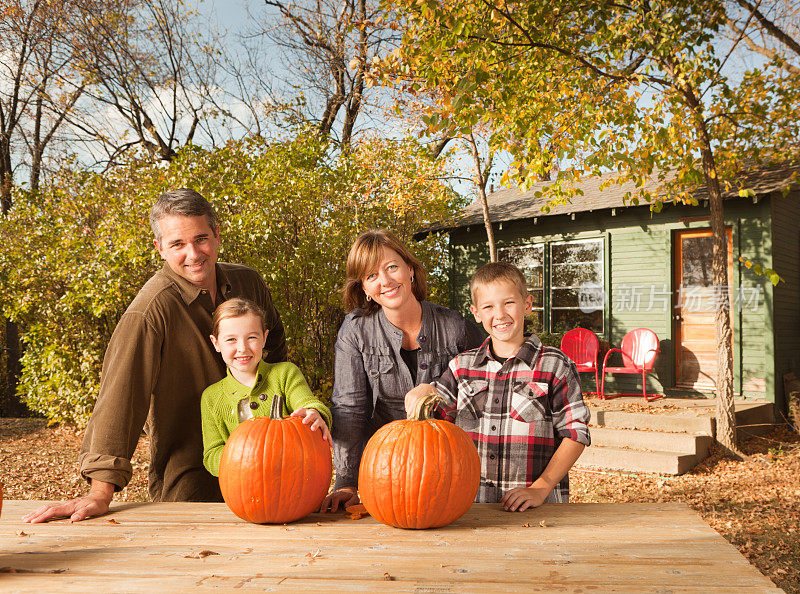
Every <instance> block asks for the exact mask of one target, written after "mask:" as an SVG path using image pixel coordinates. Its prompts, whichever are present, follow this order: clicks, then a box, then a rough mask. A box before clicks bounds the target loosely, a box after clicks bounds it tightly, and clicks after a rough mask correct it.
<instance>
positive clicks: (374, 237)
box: [342, 229, 428, 313]
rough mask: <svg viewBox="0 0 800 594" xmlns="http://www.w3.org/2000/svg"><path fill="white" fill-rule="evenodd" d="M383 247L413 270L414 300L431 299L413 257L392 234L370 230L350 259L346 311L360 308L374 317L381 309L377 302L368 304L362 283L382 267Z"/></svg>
mask: <svg viewBox="0 0 800 594" xmlns="http://www.w3.org/2000/svg"><path fill="white" fill-rule="evenodd" d="M384 247H387V248H389V249H390V250H393V251H395V252H397V254H398V255H399V256H400V257H401V258H402V259H403V262H405V263H406V264H408V265H409V266H410V267H411V270H412V275H413V279H414V280H413V282H412V283H411V291H412V292H413V294H414V297H416V298H417V300H418V301H424V300H425V298H426V297H427V296H428V281H427V279H426V274H425V269H424V268H423V267H422V264H420V262H419V260H417V259H416V258H415V257H414V254H412V253H411V252H410V251H409V249H408V248H407V247H406V245H405V244H404V243H403V242H402V241H400V240H399V239H398V238H397V237H396V236H395V235H394V234H393V233H391V232H390V231H386V230H385V229H370V230H368V231H364V232H363V233H362V234H361V235H359V236H358V237H357V238H356V240H355V242H354V243H353V246H352V247H351V248H350V253H349V254H348V256H347V282H346V283H345V286H344V289H343V290H342V299H343V301H344V306H345V309H346V310H347V311H351V310H353V309H356V308H359V307H360V308H362V309H364V310H366V311H367V313H371V312H373V311H375V310H376V309H378V307H380V306H379V305H378V304H377V303H375V302H374V301H367V295H366V293H364V287H363V285H362V284H361V282H362V281H363V280H364V277H366V276H367V275H368V274H369V273H371V272H372V271H373V270H375V268H377V266H378V264H380V262H381V259H382V258H383V248H384Z"/></svg>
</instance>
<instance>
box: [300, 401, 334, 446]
mask: <svg viewBox="0 0 800 594" xmlns="http://www.w3.org/2000/svg"><path fill="white" fill-rule="evenodd" d="M291 416H293V417H303V425H308V426H309V428H310V429H311V430H312V431H316V430H317V429H319V430H320V431H322V439H324V440H325V441H327V442H328V443H329V444H330V445H331V446H333V439H332V438H331V432H330V430H329V429H328V424H327V423H326V422H325V419H323V418H322V415H320V414H319V412H317V411H316V410H314V409H313V408H298V409H297V410H296V411H294V412H293V413H292V415H291Z"/></svg>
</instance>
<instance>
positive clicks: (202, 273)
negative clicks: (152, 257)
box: [153, 215, 219, 292]
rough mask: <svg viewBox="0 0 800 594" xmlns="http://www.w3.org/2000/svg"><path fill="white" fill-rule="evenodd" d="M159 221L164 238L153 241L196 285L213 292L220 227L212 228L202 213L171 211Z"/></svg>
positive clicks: (166, 259) (163, 255) (166, 258)
mask: <svg viewBox="0 0 800 594" xmlns="http://www.w3.org/2000/svg"><path fill="white" fill-rule="evenodd" d="M158 224H159V228H160V229H161V242H160V243H159V241H158V240H157V239H154V240H153V243H154V244H155V246H156V249H157V250H158V253H159V254H161V257H162V258H164V261H166V263H167V264H168V265H169V267H170V268H171V269H172V271H173V272H175V273H176V274H178V275H180V276H182V277H183V278H185V279H186V280H188V281H189V282H190V283H192V284H193V285H195V286H197V287H201V288H203V289H207V290H209V291H212V292H213V291H214V289H215V286H214V283H215V282H216V274H215V270H214V264H216V262H217V250H218V249H219V227H217V228H216V229H212V228H211V226H210V225H209V224H208V219H206V217H204V216H202V215H201V216H197V217H185V216H181V215H168V216H166V217H164V218H163V219H161V220H160V221H159V222H158Z"/></svg>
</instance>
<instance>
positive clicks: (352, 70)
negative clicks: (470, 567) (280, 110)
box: [263, 0, 399, 146]
mask: <svg viewBox="0 0 800 594" xmlns="http://www.w3.org/2000/svg"><path fill="white" fill-rule="evenodd" d="M264 4H265V5H266V6H267V7H268V8H269V9H271V11H272V14H271V16H269V17H267V18H266V19H265V23H264V27H263V34H264V35H265V36H267V37H268V38H269V39H270V40H271V41H272V42H273V43H274V44H275V45H277V46H278V47H279V48H281V50H282V51H283V52H284V64H285V67H286V69H287V72H288V78H286V79H285V80H284V82H285V83H288V85H290V86H291V87H293V88H295V89H300V90H301V91H302V95H303V100H304V102H301V105H302V106H304V107H306V108H307V110H305V111H304V112H303V117H304V118H305V119H307V120H308V121H314V122H317V126H318V130H319V132H320V133H321V134H322V135H323V137H325V138H328V137H330V138H333V139H335V140H337V141H338V142H339V143H340V144H341V145H344V146H347V145H349V144H350V143H351V140H352V138H353V133H354V131H355V130H356V129H357V126H356V124H357V121H358V118H359V115H362V116H363V113H364V110H365V107H366V101H367V96H366V95H367V93H368V91H369V89H368V88H367V86H366V77H367V75H368V73H369V70H370V68H372V66H373V65H374V63H375V62H377V61H378V60H379V59H380V58H381V57H382V56H383V55H384V54H385V51H384V50H385V48H386V47H387V44H389V43H391V41H392V39H393V38H399V35H397V34H395V33H394V29H396V26H395V25H393V24H391V23H389V22H388V21H387V20H386V14H385V12H384V11H383V9H381V8H380V7H379V6H378V3H377V2H376V1H375V0H316V1H314V2H308V1H305V0H288V1H282V0H265V2H264ZM372 92H373V93H374V92H375V91H374V90H373V91H372Z"/></svg>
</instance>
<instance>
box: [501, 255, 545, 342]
mask: <svg viewBox="0 0 800 594" xmlns="http://www.w3.org/2000/svg"><path fill="white" fill-rule="evenodd" d="M544 247H545V246H544V244H543V243H540V244H538V245H526V246H522V247H512V248H503V249H500V250H498V253H497V257H498V259H499V260H503V261H505V262H511V263H512V264H514V265H515V266H516V267H517V268H519V269H520V270H521V271H522V274H524V275H525V280H526V281H528V291H529V292H530V294H531V295H533V312H532V313H531V315H530V316H529V324H530V328H526V331H527V330H530V331H531V332H542V331H543V330H544V254H545V249H544ZM526 325H527V324H526Z"/></svg>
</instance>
